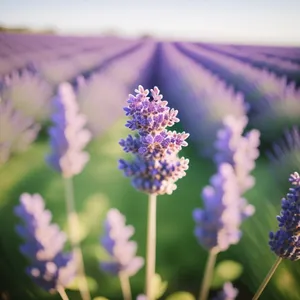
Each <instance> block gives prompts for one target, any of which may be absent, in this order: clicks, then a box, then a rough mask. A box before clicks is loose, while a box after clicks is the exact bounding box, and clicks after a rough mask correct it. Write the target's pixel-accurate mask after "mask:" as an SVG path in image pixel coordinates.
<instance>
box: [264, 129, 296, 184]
mask: <svg viewBox="0 0 300 300" xmlns="http://www.w3.org/2000/svg"><path fill="white" fill-rule="evenodd" d="M267 156H268V157H269V159H270V162H271V170H272V173H273V174H274V176H275V177H276V179H277V180H278V182H280V183H281V184H285V183H286V178H287V177H288V176H289V174H290V171H291V170H293V169H299V170H300V127H297V126H294V127H292V128H291V129H288V130H286V131H285V133H284V136H283V138H282V139H280V140H279V141H276V142H275V143H274V144H273V147H272V150H271V151H268V152H267Z"/></svg>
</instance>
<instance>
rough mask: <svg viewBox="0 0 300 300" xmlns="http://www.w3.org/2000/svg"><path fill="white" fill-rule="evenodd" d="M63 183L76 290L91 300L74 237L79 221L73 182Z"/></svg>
mask: <svg viewBox="0 0 300 300" xmlns="http://www.w3.org/2000/svg"><path fill="white" fill-rule="evenodd" d="M64 181H65V192H66V204H67V215H68V227H69V235H70V242H71V245H72V248H73V251H74V256H75V261H76V264H77V266H78V288H79V291H80V294H81V297H82V299H83V300H91V296H90V293H89V288H88V283H87V280H86V275H85V270H84V262H83V255H82V251H81V248H80V244H79V241H78V238H77V237H76V233H77V232H78V231H79V220H78V215H77V212H76V209H75V201H74V188H73V181H72V178H65V179H64Z"/></svg>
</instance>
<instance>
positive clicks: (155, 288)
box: [151, 274, 168, 299]
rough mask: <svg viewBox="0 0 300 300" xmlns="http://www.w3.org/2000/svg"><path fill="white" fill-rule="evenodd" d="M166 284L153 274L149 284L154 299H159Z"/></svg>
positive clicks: (157, 275) (165, 288)
mask: <svg viewBox="0 0 300 300" xmlns="http://www.w3.org/2000/svg"><path fill="white" fill-rule="evenodd" d="M167 287H168V282H167V281H163V280H162V278H161V276H160V275H159V274H155V275H154V278H153V280H152V284H151V294H152V295H154V299H159V298H160V297H161V296H162V295H163V294H164V293H165V291H166V290H167Z"/></svg>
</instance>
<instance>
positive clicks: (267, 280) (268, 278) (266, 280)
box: [252, 257, 282, 300]
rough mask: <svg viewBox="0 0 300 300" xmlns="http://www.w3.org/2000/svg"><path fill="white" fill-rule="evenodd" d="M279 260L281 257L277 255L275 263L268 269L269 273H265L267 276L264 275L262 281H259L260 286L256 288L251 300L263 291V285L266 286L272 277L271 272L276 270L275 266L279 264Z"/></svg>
mask: <svg viewBox="0 0 300 300" xmlns="http://www.w3.org/2000/svg"><path fill="white" fill-rule="evenodd" d="M281 261H282V258H281V257H278V258H277V259H276V261H275V263H274V264H273V266H272V267H271V269H270V271H269V273H268V274H267V276H266V277H265V279H264V281H263V282H262V283H261V285H260V287H259V288H258V290H257V292H256V293H255V295H254V297H253V298H252V300H257V299H258V298H259V296H260V295H261V293H262V292H263V291H264V289H265V287H266V286H267V284H268V282H269V281H270V279H271V278H272V276H273V274H274V273H275V271H276V269H277V267H278V266H279V264H280V263H281Z"/></svg>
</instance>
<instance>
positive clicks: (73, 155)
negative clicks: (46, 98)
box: [46, 83, 91, 178]
mask: <svg viewBox="0 0 300 300" xmlns="http://www.w3.org/2000/svg"><path fill="white" fill-rule="evenodd" d="M53 103H54V105H55V108H56V111H55V113H54V114H53V115H52V122H53V126H52V128H50V130H49V135H50V144H51V148H52V153H51V154H50V155H49V156H48V157H47V159H46V160H47V162H48V164H49V165H50V166H52V167H53V168H54V169H55V170H57V171H58V172H60V173H62V175H63V176H64V177H65V178H69V177H72V176H74V175H77V174H79V173H80V172H81V171H82V169H83V168H84V166H85V165H86V163H87V162H88V160H89V155H88V153H86V152H84V151H83V148H84V147H85V146H86V145H87V143H88V142H89V141H90V139H91V133H90V132H89V131H88V130H87V129H84V128H83V127H84V126H85V124H86V121H87V120H86V117H85V116H84V115H82V114H80V113H79V108H78V104H77V102H76V95H75V93H74V91H73V88H72V86H71V85H70V84H68V83H62V84H61V85H60V86H59V90H58V95H57V97H56V98H55V99H54V100H53Z"/></svg>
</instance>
